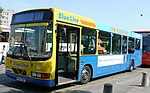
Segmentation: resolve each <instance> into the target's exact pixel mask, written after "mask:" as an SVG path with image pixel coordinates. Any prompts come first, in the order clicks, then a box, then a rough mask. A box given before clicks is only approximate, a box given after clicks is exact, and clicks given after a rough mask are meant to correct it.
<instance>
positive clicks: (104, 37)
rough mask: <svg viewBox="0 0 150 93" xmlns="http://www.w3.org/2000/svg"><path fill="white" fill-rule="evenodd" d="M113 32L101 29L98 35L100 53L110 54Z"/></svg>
mask: <svg viewBox="0 0 150 93" xmlns="http://www.w3.org/2000/svg"><path fill="white" fill-rule="evenodd" d="M110 45H111V34H110V33H109V32H104V31H99V36H98V54H110Z"/></svg>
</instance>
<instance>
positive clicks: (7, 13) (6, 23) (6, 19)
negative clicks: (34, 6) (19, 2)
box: [0, 9, 15, 32]
mask: <svg viewBox="0 0 150 93" xmlns="http://www.w3.org/2000/svg"><path fill="white" fill-rule="evenodd" d="M14 13H15V11H13V10H9V9H4V11H3V12H2V17H1V18H0V20H1V21H2V23H1V25H0V27H1V28H2V32H8V31H10V24H11V19H12V15H13V14H14Z"/></svg>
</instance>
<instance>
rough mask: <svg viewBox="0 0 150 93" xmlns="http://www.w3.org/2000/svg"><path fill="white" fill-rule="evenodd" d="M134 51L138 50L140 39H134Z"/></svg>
mask: <svg viewBox="0 0 150 93" xmlns="http://www.w3.org/2000/svg"><path fill="white" fill-rule="evenodd" d="M135 49H136V50H140V39H136V44H135Z"/></svg>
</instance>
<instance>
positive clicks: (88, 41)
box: [81, 28, 96, 54]
mask: <svg viewBox="0 0 150 93" xmlns="http://www.w3.org/2000/svg"><path fill="white" fill-rule="evenodd" d="M81 44H82V45H81V53H82V54H95V53H96V30H94V29H90V28H83V29H82V36H81Z"/></svg>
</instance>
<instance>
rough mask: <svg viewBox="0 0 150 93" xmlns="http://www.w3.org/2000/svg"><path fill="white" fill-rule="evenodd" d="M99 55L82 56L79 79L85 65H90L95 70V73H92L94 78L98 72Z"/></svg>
mask: <svg viewBox="0 0 150 93" xmlns="http://www.w3.org/2000/svg"><path fill="white" fill-rule="evenodd" d="M97 58H98V57H97V56H91V55H90V56H81V57H80V58H79V59H80V61H79V74H78V81H80V80H81V72H82V70H83V68H84V66H85V65H90V66H91V67H92V70H93V74H92V78H93V76H94V75H95V73H96V70H95V67H96V65H97V60H98V59H97Z"/></svg>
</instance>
